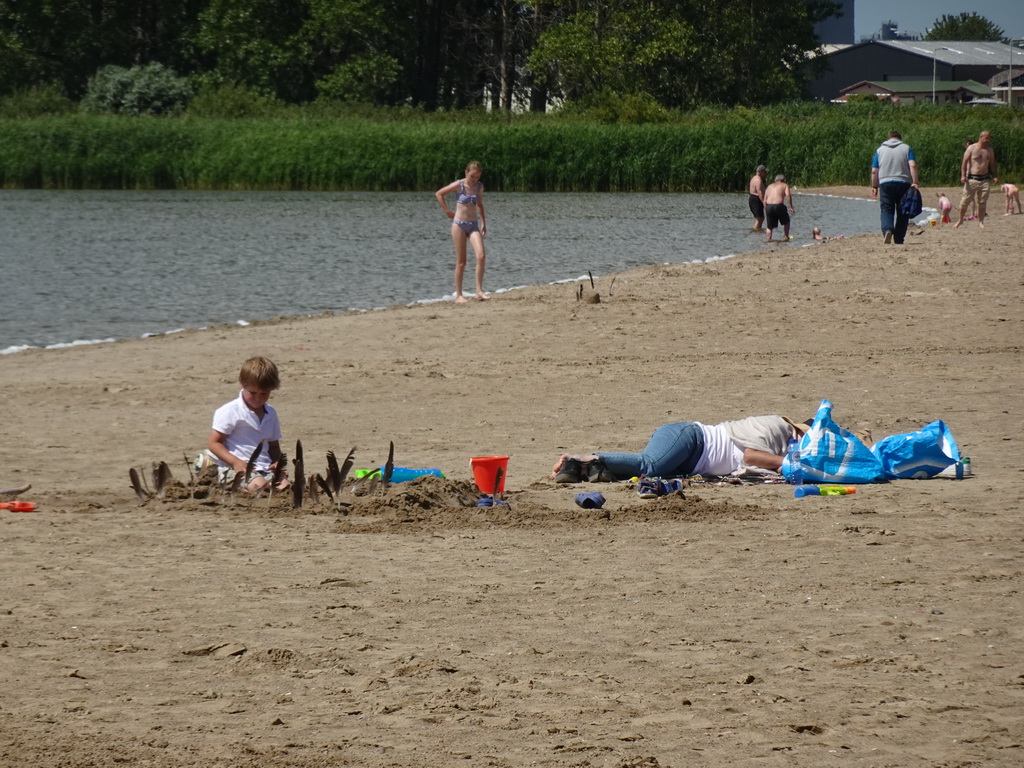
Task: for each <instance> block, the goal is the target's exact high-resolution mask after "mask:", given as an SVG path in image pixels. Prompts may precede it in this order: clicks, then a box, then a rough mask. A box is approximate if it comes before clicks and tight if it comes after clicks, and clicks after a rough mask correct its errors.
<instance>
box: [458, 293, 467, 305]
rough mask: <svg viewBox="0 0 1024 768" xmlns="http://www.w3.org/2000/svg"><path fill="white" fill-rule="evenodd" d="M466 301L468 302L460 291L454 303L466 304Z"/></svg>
mask: <svg viewBox="0 0 1024 768" xmlns="http://www.w3.org/2000/svg"><path fill="white" fill-rule="evenodd" d="M467 302H468V300H467V299H466V297H465V296H463V295H462V294H461V293H460V294H459V295H458V296H456V297H455V303H456V304H466V303H467Z"/></svg>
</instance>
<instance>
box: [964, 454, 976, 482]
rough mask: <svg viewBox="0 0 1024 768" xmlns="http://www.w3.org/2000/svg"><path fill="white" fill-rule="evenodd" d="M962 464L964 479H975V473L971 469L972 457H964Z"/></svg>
mask: <svg viewBox="0 0 1024 768" xmlns="http://www.w3.org/2000/svg"><path fill="white" fill-rule="evenodd" d="M962 463H963V465H964V477H973V476H974V471H973V470H972V469H971V457H970V456H964V457H963V459H962Z"/></svg>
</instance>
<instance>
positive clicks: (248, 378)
mask: <svg viewBox="0 0 1024 768" xmlns="http://www.w3.org/2000/svg"><path fill="white" fill-rule="evenodd" d="M238 383H239V384H241V385H242V386H243V387H258V388H259V389H265V390H267V391H272V390H275V389H277V388H278V387H280V386H281V376H280V374H278V372H277V366H276V365H274V363H273V362H272V361H270V360H268V359H267V358H265V357H250V358H249V359H248V360H246V361H245V362H244V363H242V370H241V371H240V372H239V374H238Z"/></svg>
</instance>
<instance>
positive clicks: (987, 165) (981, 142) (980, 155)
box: [953, 131, 999, 229]
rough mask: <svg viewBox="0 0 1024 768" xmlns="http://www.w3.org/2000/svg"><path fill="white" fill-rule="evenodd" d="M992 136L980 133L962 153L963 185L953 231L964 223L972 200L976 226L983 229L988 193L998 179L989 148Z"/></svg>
mask: <svg viewBox="0 0 1024 768" xmlns="http://www.w3.org/2000/svg"><path fill="white" fill-rule="evenodd" d="M991 139H992V136H991V134H989V132H988V131H982V132H981V133H980V134H979V135H978V140H977V141H976V142H975V143H974V144H971V145H970V146H969V147H967V149H966V150H965V151H964V159H963V160H962V161H961V162H960V183H961V184H963V185H964V192H963V195H961V197H960V217H959V219H958V220H957V222H956V224H954V225H953V228H954V229H958V228H959V227H960V225H961V224H963V223H964V214H965V213H967V206H969V205H970V204H971V201H972V200H977V204H978V226H979V227H981V228H982V229H984V227H985V206H986V205H987V204H988V193H989V190H990V189H991V188H992V185H993V184H995V183H996V182H997V181H999V179H998V178H997V177H996V173H997V171H996V153H995V152H994V151H993V150H992V147H990V146H989V142H990V141H991Z"/></svg>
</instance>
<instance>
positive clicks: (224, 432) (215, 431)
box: [196, 357, 288, 492]
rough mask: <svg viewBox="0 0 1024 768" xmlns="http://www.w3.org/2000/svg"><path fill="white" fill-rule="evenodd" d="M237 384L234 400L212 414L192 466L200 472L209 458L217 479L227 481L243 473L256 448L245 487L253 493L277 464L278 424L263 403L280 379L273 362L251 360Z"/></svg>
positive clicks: (265, 482)
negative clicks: (238, 389) (202, 448)
mask: <svg viewBox="0 0 1024 768" xmlns="http://www.w3.org/2000/svg"><path fill="white" fill-rule="evenodd" d="M238 383H239V385H241V387H242V391H241V392H239V393H238V397H237V398H235V399H234V400H232V401H231V402H229V403H226V404H224V405H222V406H221V407H220V408H218V409H217V410H216V411H215V412H214V414H213V428H212V430H211V431H210V438H209V440H207V443H206V451H205V457H204V454H200V455H199V459H197V461H196V464H197V470H201V469H202V467H203V466H204V464H205V461H204V458H212V459H213V461H214V462H215V463H216V464H217V479H218V480H220V481H221V482H227V481H229V480H230V479H231V478H232V477H234V474H233V473H237V472H242V473H244V472H245V469H246V466H247V465H248V463H249V458H250V457H251V456H252V453H253V451H255V450H256V449H257V448H259V449H260V453H259V457H258V458H257V459H256V465H255V467H254V470H253V477H252V479H251V480H250V481H249V484H248V485H247V486H246V487H245V489H246V490H247V491H252V492H255V491H258V490H260V489H261V488H265V487H266V486H267V485H269V484H270V482H271V481H272V479H273V477H274V470H275V468H276V467H277V464H278V462H279V461H281V442H280V441H281V423H280V421H278V418H277V411H276V410H274V409H273V408H272V407H271V406H270V405H269V404H268V403H267V400H269V399H270V393H271V392H273V391H274V390H275V389H277V388H278V387H280V386H281V379H280V376H279V375H278V372H277V366H276V365H274V363H273V362H271V361H270V360H268V359H267V358H265V357H251V358H249V359H248V360H246V361H245V363H243V365H242V370H241V372H240V373H239V374H238ZM282 478H283V475H282ZM287 486H288V481H287V480H286V479H282V480H281V482H280V483H279V484H278V488H279V489H283V488H286V487H287Z"/></svg>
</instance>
